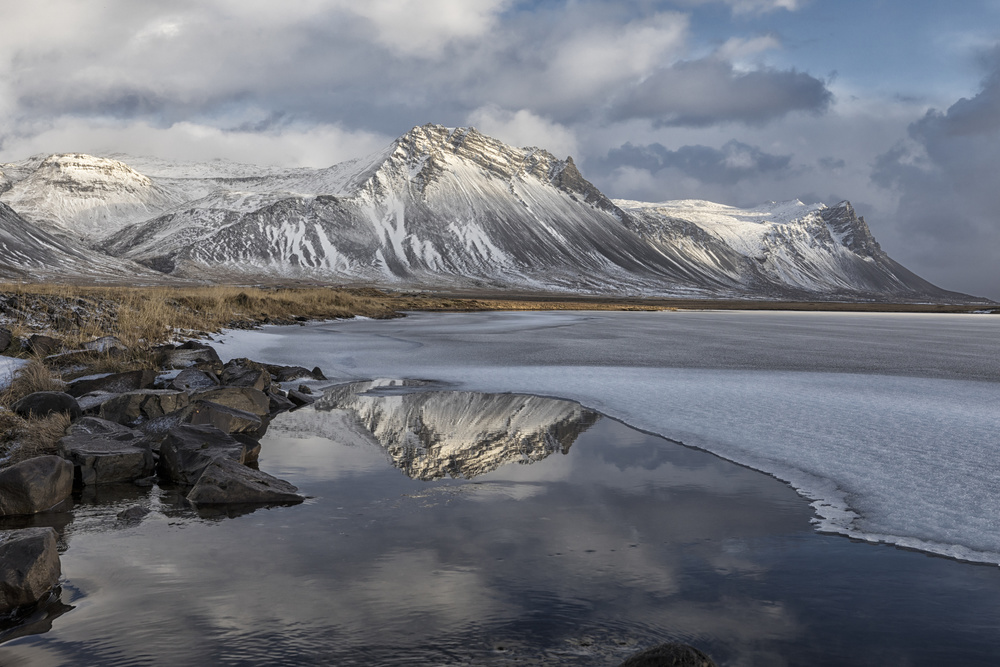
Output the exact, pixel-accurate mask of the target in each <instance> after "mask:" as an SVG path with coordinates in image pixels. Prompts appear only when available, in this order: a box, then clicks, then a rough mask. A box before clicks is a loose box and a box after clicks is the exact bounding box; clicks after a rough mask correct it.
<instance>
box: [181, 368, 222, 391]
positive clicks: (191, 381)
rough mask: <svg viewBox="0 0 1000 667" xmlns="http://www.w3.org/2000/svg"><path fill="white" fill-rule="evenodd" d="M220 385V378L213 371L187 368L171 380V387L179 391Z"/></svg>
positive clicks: (197, 389)
mask: <svg viewBox="0 0 1000 667" xmlns="http://www.w3.org/2000/svg"><path fill="white" fill-rule="evenodd" d="M218 386H219V378H218V377H216V375H215V373H212V372H211V371H200V370H198V369H196V368H185V369H184V370H182V371H181V372H180V373H178V374H177V377H175V378H174V379H173V380H171V381H170V384H169V387H170V388H171V389H176V390H177V391H188V392H190V391H199V390H201V389H212V388H214V387H218Z"/></svg>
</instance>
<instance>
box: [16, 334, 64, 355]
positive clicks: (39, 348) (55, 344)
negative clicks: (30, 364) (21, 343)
mask: <svg viewBox="0 0 1000 667" xmlns="http://www.w3.org/2000/svg"><path fill="white" fill-rule="evenodd" d="M25 349H26V350H27V351H28V352H29V353H30V354H37V355H38V356H40V357H46V356H48V355H50V354H55V353H56V352H58V351H59V350H61V349H62V342H61V341H60V340H59V339H58V338H52V337H51V336H43V335H41V334H34V335H32V336H31V337H30V338H28V341H27V343H26V345H25Z"/></svg>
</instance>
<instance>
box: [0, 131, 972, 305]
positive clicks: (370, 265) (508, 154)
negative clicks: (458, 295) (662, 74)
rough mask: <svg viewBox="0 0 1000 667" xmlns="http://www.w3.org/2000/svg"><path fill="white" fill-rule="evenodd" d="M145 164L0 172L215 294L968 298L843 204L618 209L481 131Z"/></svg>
mask: <svg viewBox="0 0 1000 667" xmlns="http://www.w3.org/2000/svg"><path fill="white" fill-rule="evenodd" d="M123 159H125V160H130V161H131V158H123ZM134 162H135V164H136V165H137V166H136V167H132V166H129V165H127V164H125V163H124V162H122V161H120V160H111V159H106V158H95V157H90V156H84V155H75V154H74V155H60V156H52V157H49V158H44V159H43V158H35V159H32V160H26V161H24V162H20V163H14V164H9V165H0V170H2V172H3V175H2V176H0V191H2V190H6V191H5V192H2V193H0V199H2V200H3V201H6V202H8V203H9V204H10V205H11V206H12V207H14V208H15V209H16V210H18V211H19V212H20V213H21V214H22V215H23V217H25V218H26V219H28V220H30V221H32V222H33V223H36V224H38V225H41V226H43V227H44V228H45V229H48V230H49V231H53V232H56V233H59V234H64V235H66V236H67V237H69V238H73V239H77V240H78V241H81V242H83V243H86V244H90V245H91V246H93V247H94V248H98V249H100V250H101V251H103V252H107V253H109V254H111V255H114V256H116V257H120V258H122V259H124V260H131V261H135V262H138V263H141V264H143V265H145V266H147V267H150V268H152V269H155V270H156V271H159V272H162V273H166V274H169V275H175V276H182V277H193V278H200V279H207V280H233V279H262V280H266V279H278V278H294V279H312V280H320V281H327V280H335V281H337V282H365V283H373V284H378V285H385V286H400V287H431V288H435V287H436V288H480V289H490V290H505V289H510V290H519V291H524V290H529V291H572V292H586V293H605V294H630V295H646V296H693V297H712V296H719V297H727V298H740V297H758V298H759V297H764V298H786V299H787V298H806V299H816V298H819V299H865V300H870V299H876V300H877V299H884V300H943V301H955V300H968V297H966V296H965V295H957V294H954V293H950V292H946V291H944V290H941V289H939V288H937V287H935V286H934V285H931V284H930V283H928V282H926V281H924V280H922V279H920V278H918V277H917V276H915V275H914V274H912V273H911V272H909V271H907V270H906V269H904V268H903V267H901V266H899V265H898V264H897V263H896V262H894V261H892V260H891V259H890V258H889V257H888V256H886V254H885V253H884V252H883V251H882V249H881V248H880V247H879V245H878V243H877V242H876V241H875V239H874V238H873V237H872V235H871V232H870V231H869V229H868V226H867V224H866V223H865V221H864V220H863V219H861V218H858V217H857V216H856V215H855V213H854V210H853V208H852V207H851V205H850V204H849V203H848V202H842V203H840V204H838V205H837V206H834V207H833V208H827V207H825V206H823V205H817V206H806V205H804V204H802V203H801V202H798V201H793V202H783V203H772V204H768V205H765V206H761V207H758V208H755V209H749V210H744V209H736V208H732V207H728V206H722V205H718V204H712V203H710V202H699V201H675V202H664V203H660V204H649V203H644V202H629V201H612V200H610V199H608V198H607V197H606V196H605V195H604V194H603V193H601V192H600V191H599V190H598V189H597V188H596V187H594V185H593V184H591V183H590V182H588V181H587V180H586V179H585V178H584V177H583V175H582V174H581V173H580V171H579V170H578V169H577V167H576V165H575V164H574V162H573V160H572V158H567V159H565V160H561V159H559V158H557V157H556V156H554V155H552V154H551V153H549V152H547V151H545V150H542V149H539V148H514V147H512V146H508V145H506V144H504V143H502V142H500V141H498V140H496V139H492V138H490V137H487V136H485V135H483V134H481V133H480V132H478V131H476V130H475V129H472V128H458V129H450V128H445V127H442V126H439V125H425V126H422V127H416V128H413V129H412V130H411V131H410V132H408V133H406V134H405V135H403V136H402V137H400V138H399V139H397V140H396V141H395V142H393V143H392V144H391V145H390V146H388V147H387V148H386V149H385V150H383V151H381V152H379V153H376V154H374V155H371V156H368V157H366V158H363V159H358V160H352V161H349V162H345V163H343V164H339V165H335V166H333V167H329V168H327V169H267V168H258V167H252V166H245V165H231V164H223V165H210V164H189V165H177V164H168V163H164V162H160V161H155V160H149V159H143V158H136V159H135V160H134ZM140 171H145V172H147V173H145V174H144V173H140ZM18 207H21V208H18Z"/></svg>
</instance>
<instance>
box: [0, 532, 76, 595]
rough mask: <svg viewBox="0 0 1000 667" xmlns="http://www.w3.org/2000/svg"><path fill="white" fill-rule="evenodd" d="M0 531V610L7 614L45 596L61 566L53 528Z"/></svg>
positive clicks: (55, 584) (55, 580)
mask: <svg viewBox="0 0 1000 667" xmlns="http://www.w3.org/2000/svg"><path fill="white" fill-rule="evenodd" d="M0 535H2V537H0V540H2V541H0V614H8V613H10V612H11V611H13V610H15V609H17V608H18V607H24V606H26V605H30V604H34V603H36V602H38V601H39V600H41V599H42V598H43V597H45V595H46V594H48V592H49V591H51V590H52V589H53V588H55V587H56V586H57V585H58V584H59V575H60V574H61V573H62V570H61V568H60V565H59V552H58V550H57V548H56V531H55V530H54V529H52V528H25V529H23V530H18V531H14V532H8V533H5V534H0Z"/></svg>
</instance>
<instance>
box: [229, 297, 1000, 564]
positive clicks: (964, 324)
mask: <svg viewBox="0 0 1000 667" xmlns="http://www.w3.org/2000/svg"><path fill="white" fill-rule="evenodd" d="M984 320H985V318H966V319H959V318H933V317H926V318H922V319H921V318H919V317H900V316H886V315H883V316H851V315H844V314H838V315H837V316H832V315H830V314H792V315H782V316H779V315H769V314H762V313H742V314H739V313H736V314H734V313H700V314H696V315H692V314H680V313H673V314H628V315H626V314H580V313H530V314H526V313H508V314H475V315H461V316H436V317H435V316H427V315H420V316H413V317H411V318H407V319H405V320H396V321H393V322H391V323H389V322H365V323H354V322H341V323H336V324H332V325H321V326H315V327H293V328H288V329H269V330H268V331H267V332H266V333H253V332H236V333H233V334H231V335H230V336H228V338H227V344H226V346H225V352H226V353H228V354H229V355H231V356H250V357H252V358H262V360H268V361H276V362H280V363H293V362H298V363H302V362H303V361H308V363H309V364H312V363H318V364H319V365H320V366H322V367H323V368H324V369H326V368H329V369H331V370H333V371H335V372H337V374H338V375H354V376H356V377H371V376H396V377H420V378H428V379H435V380H444V381H449V382H454V383H456V384H458V385H460V386H461V387H462V388H463V389H471V390H476V391H487V392H505V391H509V392H521V393H535V394H540V395H546V396H553V397H560V398H568V399H572V400H576V401H579V402H581V403H582V404H584V405H586V406H587V407H591V408H595V409H597V410H600V411H601V412H604V413H605V414H608V415H610V416H612V417H615V418H618V419H621V420H623V421H625V422H627V423H628V424H630V425H632V426H635V427H638V428H641V429H644V430H648V431H652V432H655V433H659V434H661V435H663V436H666V437H668V438H672V439H675V440H679V441H681V442H684V443H685V444H688V445H692V446H697V447H701V448H704V449H706V450H709V451H712V452H714V453H716V454H719V455H721V456H723V457H725V458H728V459H730V460H733V461H736V462H738V463H741V464H744V465H747V466H751V467H753V468H756V469H758V470H762V471H765V472H768V473H770V474H772V475H775V476H776V477H779V478H780V479H783V480H785V481H787V482H789V483H790V484H792V485H793V486H794V487H795V488H796V489H798V490H799V491H800V492H801V493H802V494H803V495H805V496H807V497H808V498H810V499H812V500H813V501H814V502H813V506H814V508H815V510H816V514H817V520H816V521H817V525H818V528H820V529H821V530H827V531H832V532H838V533H842V534H845V535H850V536H852V537H857V538H861V539H866V540H870V541H886V542H890V543H893V544H898V545H901V546H906V547H912V548H917V549H922V550H926V551H930V552H934V553H938V554H942V555H948V556H952V557H955V558H961V559H965V560H974V561H985V562H993V563H1000V519H998V518H997V514H996V511H995V510H996V508H997V507H998V506H1000V477H998V475H997V474H996V471H995V467H994V466H993V461H994V460H995V453H996V451H998V449H1000V415H998V412H997V406H998V405H1000V382H997V381H996V380H997V378H995V377H994V376H995V369H993V368H992V367H990V366H989V364H990V363H993V362H992V361H991V360H989V359H988V358H987V357H988V356H989V350H991V349H992V350H994V351H995V349H997V348H996V346H997V343H998V342H1000V323H996V324H994V323H993V322H992V321H990V322H988V323H984ZM730 337H731V338H730ZM295 339H298V340H295ZM734 341H738V343H739V344H737V343H735V342H734ZM961 341H966V344H965V345H964V346H963V345H961V344H960V342H961ZM969 341H971V342H969ZM303 349H309V350H310V352H309V354H310V355H311V356H310V358H309V359H308V360H303V359H295V358H294V355H295V354H301V352H298V351H299V350H303ZM713 350H714V352H713ZM970 357H971V362H970V363H969V364H968V365H967V366H966V365H962V360H963V359H964V360H966V361H967V362H968V361H969V359H970ZM699 358H701V359H702V365H703V366H717V367H714V368H713V367H709V368H705V367H698V359H699ZM977 358H978V359H980V361H981V363H980V364H979V365H980V366H982V367H983V368H985V370H984V371H983V373H985V375H984V376H983V375H982V374H980V375H976V371H975V370H973V369H974V368H975V367H976V366H977V363H976V361H975V360H976V359H977ZM935 364H936V365H935ZM305 365H308V364H305ZM810 367H812V368H813V370H809V368H810ZM956 369H957V370H956ZM963 369H965V370H963ZM959 371H961V372H959ZM963 373H964V374H966V375H969V376H971V377H976V378H977V381H971V380H964V379H956V378H961V377H963Z"/></svg>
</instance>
